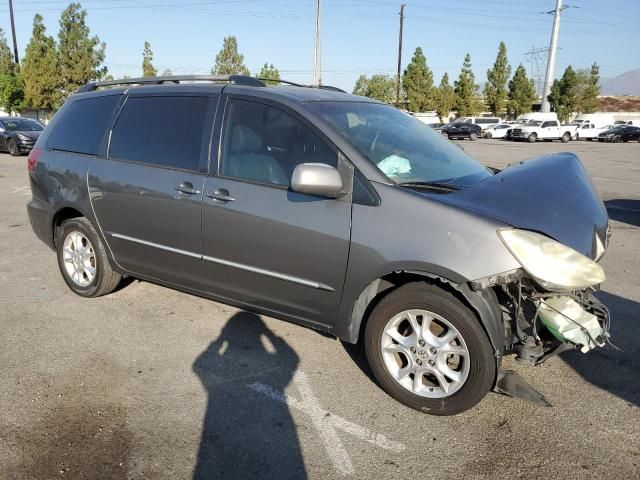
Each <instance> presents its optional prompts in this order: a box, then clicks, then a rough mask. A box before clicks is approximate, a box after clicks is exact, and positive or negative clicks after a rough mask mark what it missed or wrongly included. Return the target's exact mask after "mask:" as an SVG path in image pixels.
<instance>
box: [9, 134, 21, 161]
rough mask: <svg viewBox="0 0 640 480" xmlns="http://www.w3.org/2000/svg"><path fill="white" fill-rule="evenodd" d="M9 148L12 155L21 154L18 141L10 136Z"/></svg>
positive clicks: (17, 155)
mask: <svg viewBox="0 0 640 480" xmlns="http://www.w3.org/2000/svg"><path fill="white" fill-rule="evenodd" d="M7 150H8V151H9V155H11V156H12V157H19V156H20V149H19V148H18V144H16V141H15V140H14V139H13V138H10V139H9V140H8V141H7Z"/></svg>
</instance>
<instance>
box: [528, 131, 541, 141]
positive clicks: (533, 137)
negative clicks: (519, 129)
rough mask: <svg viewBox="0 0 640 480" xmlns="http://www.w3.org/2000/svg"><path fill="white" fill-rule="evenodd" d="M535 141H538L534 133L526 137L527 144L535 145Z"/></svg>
mask: <svg viewBox="0 0 640 480" xmlns="http://www.w3.org/2000/svg"><path fill="white" fill-rule="evenodd" d="M537 139H538V135H536V134H535V133H532V134H531V135H529V136H528V137H527V140H529V143H535V142H536V140H537Z"/></svg>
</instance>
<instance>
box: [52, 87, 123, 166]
mask: <svg viewBox="0 0 640 480" xmlns="http://www.w3.org/2000/svg"><path fill="white" fill-rule="evenodd" d="M119 99H120V95H108V96H104V97H93V98H87V99H84V100H76V101H75V102H73V103H71V104H69V105H67V106H66V107H65V108H64V110H62V111H61V112H60V113H61V114H62V118H60V120H58V122H57V124H56V126H55V128H54V130H53V132H51V136H50V137H49V142H48V144H47V147H49V148H52V149H54V150H63V151H66V152H75V153H84V154H87V155H96V154H97V153H98V148H99V147H100V142H101V140H102V138H103V136H104V133H105V130H106V129H107V126H108V125H107V123H108V122H109V117H110V116H111V113H112V112H113V109H114V108H115V106H116V103H118V100H119Z"/></svg>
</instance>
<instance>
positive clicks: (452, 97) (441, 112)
mask: <svg viewBox="0 0 640 480" xmlns="http://www.w3.org/2000/svg"><path fill="white" fill-rule="evenodd" d="M455 102H456V94H455V92H454V91H453V88H452V87H451V85H449V74H448V73H446V72H445V74H444V75H443V76H442V80H440V86H439V87H438V89H437V92H436V112H438V117H440V121H441V122H445V120H446V121H448V120H449V113H450V112H451V110H452V109H453V107H454V105H455Z"/></svg>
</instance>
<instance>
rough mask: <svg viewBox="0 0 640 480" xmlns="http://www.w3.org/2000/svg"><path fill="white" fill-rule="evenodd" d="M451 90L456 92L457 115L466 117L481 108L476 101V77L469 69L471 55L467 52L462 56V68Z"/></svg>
mask: <svg viewBox="0 0 640 480" xmlns="http://www.w3.org/2000/svg"><path fill="white" fill-rule="evenodd" d="M454 86H455V88H454V89H453V91H454V92H455V94H456V103H455V107H456V110H458V116H460V117H468V116H472V115H475V114H476V113H478V111H479V110H480V109H481V108H482V107H481V105H480V102H479V101H478V97H477V91H478V86H477V85H476V77H475V75H474V74H473V70H471V55H469V54H468V53H467V54H466V55H465V57H464V63H463V64H462V70H461V71H460V76H459V77H458V80H457V81H455V82H454Z"/></svg>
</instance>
